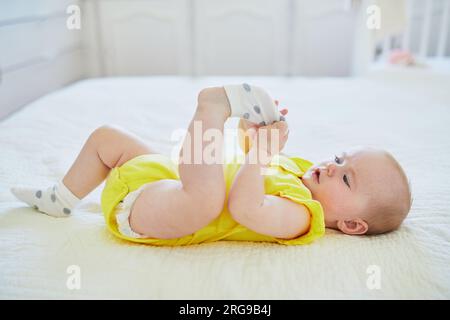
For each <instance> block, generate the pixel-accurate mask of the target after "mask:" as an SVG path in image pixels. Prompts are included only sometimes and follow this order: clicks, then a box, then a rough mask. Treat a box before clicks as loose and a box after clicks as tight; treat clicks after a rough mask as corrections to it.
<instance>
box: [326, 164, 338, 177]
mask: <svg viewBox="0 0 450 320" xmlns="http://www.w3.org/2000/svg"><path fill="white" fill-rule="evenodd" d="M335 171H336V166H335V165H334V163H329V164H328V165H327V174H328V176H329V177H331V176H333V174H334V172H335Z"/></svg>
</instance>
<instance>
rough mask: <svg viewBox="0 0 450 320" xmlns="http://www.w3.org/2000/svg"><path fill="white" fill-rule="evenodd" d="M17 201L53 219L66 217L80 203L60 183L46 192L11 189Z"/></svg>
mask: <svg viewBox="0 0 450 320" xmlns="http://www.w3.org/2000/svg"><path fill="white" fill-rule="evenodd" d="M11 192H12V194H14V195H15V196H16V198H17V199H19V200H21V201H23V202H25V203H26V204H28V205H29V206H31V207H33V208H34V209H36V210H38V211H40V212H43V213H45V214H48V215H50V216H53V217H68V216H69V215H70V214H71V212H72V209H73V208H74V207H75V206H76V205H77V204H78V203H79V202H80V201H81V200H80V199H78V198H77V197H76V196H75V195H74V194H73V193H72V192H71V191H70V190H69V189H67V187H66V186H65V185H64V184H63V183H62V181H60V182H59V183H58V184H57V185H54V186H52V187H49V188H47V189H46V190H43V189H37V188H29V187H15V188H11Z"/></svg>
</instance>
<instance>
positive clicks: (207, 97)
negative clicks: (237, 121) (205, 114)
mask: <svg viewBox="0 0 450 320" xmlns="http://www.w3.org/2000/svg"><path fill="white" fill-rule="evenodd" d="M198 106H199V107H201V108H205V109H206V110H208V111H209V110H214V111H213V112H216V113H219V114H222V115H223V116H224V117H225V118H229V117H230V115H231V107H230V103H229V102H228V98H227V94H226V92H225V89H224V88H223V87H210V88H205V89H202V90H201V91H200V93H199V95H198Z"/></svg>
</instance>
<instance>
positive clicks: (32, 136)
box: [0, 70, 450, 299]
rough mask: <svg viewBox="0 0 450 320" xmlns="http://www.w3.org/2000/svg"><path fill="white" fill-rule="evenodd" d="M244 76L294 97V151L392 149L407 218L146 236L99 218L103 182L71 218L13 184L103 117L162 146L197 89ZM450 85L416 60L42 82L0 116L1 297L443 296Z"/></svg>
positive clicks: (48, 167) (42, 175)
mask: <svg viewBox="0 0 450 320" xmlns="http://www.w3.org/2000/svg"><path fill="white" fill-rule="evenodd" d="M242 81H246V82H249V83H254V84H257V85H261V86H264V87H266V88H267V89H268V90H269V92H270V93H271V94H272V95H273V97H274V98H278V99H279V100H280V101H281V105H282V106H286V107H288V108H289V109H290V111H289V115H288V122H289V124H290V131H291V133H290V141H289V142H288V144H287V147H286V150H285V151H286V152H288V153H291V154H294V155H298V156H301V157H305V158H307V159H310V160H312V161H317V160H319V159H321V158H323V157H329V156H331V155H333V154H335V153H336V152H340V151H341V150H342V149H345V148H347V147H349V146H352V145H357V144H369V145H374V146H381V147H385V148H386V149H388V150H389V151H391V152H392V153H393V154H394V155H395V156H396V157H397V158H398V159H399V161H400V162H401V163H402V164H403V166H404V167H405V170H406V171H407V173H408V175H409V177H410V179H411V184H412V188H413V196H414V205H413V208H412V212H411V214H410V216H409V217H408V219H407V220H406V222H405V223H404V225H403V226H402V227H401V229H400V230H399V231H396V232H394V233H391V234H388V235H383V236H376V237H355V236H346V235H342V234H339V233H337V232H334V231H327V235H326V236H325V237H324V238H322V239H320V240H318V241H316V242H315V243H313V244H311V245H307V246H292V247H287V246H280V245H276V244H269V243H250V242H217V243H211V244H202V245H194V246H189V247H175V248H167V247H151V246H145V245H136V244H131V243H127V242H123V241H120V240H118V239H116V238H115V237H113V236H112V235H111V234H109V233H108V232H107V230H106V228H105V224H104V220H103V216H102V214H101V210H100V205H99V196H100V191H101V187H99V188H98V189H97V190H96V191H95V192H94V193H92V194H91V195H89V196H88V197H87V198H86V199H85V200H84V201H83V203H82V205H81V206H80V207H79V208H78V209H77V210H76V211H75V212H74V214H73V216H72V217H70V218H68V219H55V218H51V217H48V216H46V215H42V214H38V213H36V212H35V211H33V210H32V209H30V208H27V207H25V206H24V205H23V204H22V203H19V202H18V201H16V200H15V198H14V197H13V196H12V195H11V194H10V193H9V191H8V190H9V187H10V186H12V185H15V184H18V183H19V184H24V183H29V184H32V185H36V186H41V185H47V184H49V183H51V182H52V181H54V180H55V179H58V178H61V177H62V176H63V174H64V172H65V171H66V170H67V169H68V168H69V166H70V164H71V162H72V161H73V159H74V157H75V156H76V154H77V153H78V151H79V150H80V148H81V146H82V143H83V142H84V141H85V139H86V138H87V137H88V135H89V133H90V132H91V131H92V130H93V129H95V128H96V127H98V126H100V125H102V124H106V123H113V124H117V125H120V126H123V127H125V128H127V129H129V130H130V131H132V132H135V133H137V134H139V135H141V136H142V137H143V138H145V139H147V140H148V142H149V143H150V144H152V145H153V146H154V147H155V148H157V149H158V150H159V151H160V152H164V153H167V154H170V152H171V151H172V150H173V146H174V144H175V142H173V141H171V139H170V136H171V133H172V132H173V130H175V129H177V128H185V127H186V126H187V124H188V122H189V120H190V117H191V116H192V113H193V110H194V106H195V103H196V95H197V93H198V91H199V90H200V89H201V88H202V87H206V86H214V85H221V84H225V83H235V82H242ZM449 89H450V77H449V76H448V75H436V74H430V73H426V72H422V71H420V70H419V71H417V70H414V71H411V72H398V71H393V72H387V73H386V72H384V73H377V74H374V75H372V76H369V77H366V78H359V79H332V78H328V79H327V78H320V79H303V78H288V79H286V78H270V77H245V78H243V77H234V78H229V77H209V78H197V79H193V78H180V77H153V78H115V79H96V80H87V81H81V82H79V83H76V84H74V85H71V86H69V87H67V88H65V89H63V90H60V91H57V92H55V93H52V94H50V95H48V96H45V97H43V98H41V99H39V100H38V101H35V102H34V103H32V104H30V105H28V106H27V107H25V108H24V109H22V110H21V111H19V112H17V113H16V114H14V115H13V116H11V117H10V118H8V119H6V120H5V121H3V122H1V123H0V150H1V157H0V298H50V299H53V298H62V299H73V298H75V299H77V298H88V299H91V298H138V299H139V298H142V299H144V298H145V299H187V298H189V299H200V298H203V299H229V298H234V299H241V298H248V299H314V298H324V299H333V298H344V299H345V298H350V299H380V298H384V299H394V298H399V299H410V298H412V299H417V298H426V299H428V298H450V268H449V266H450V219H449V218H450V213H449V206H450V199H449V195H450V188H449V184H448V177H449V174H450V161H449V158H450V139H449V136H450V135H449V131H450V129H449V127H448V126H449V123H450V90H449ZM235 124H236V122H233V121H232V122H230V123H228V124H227V126H232V125H235ZM71 265H77V266H79V267H80V270H81V288H80V289H79V290H70V289H68V287H67V285H66V283H67V281H68V278H69V274H68V273H67V268H68V267H69V266H71ZM370 266H377V267H376V268H378V270H379V271H380V273H379V275H380V280H381V282H380V283H381V288H380V289H370V288H369V287H368V286H367V281H368V279H369V276H370V275H371V274H369V273H368V271H369V272H371V270H374V269H370V268H369V267H370ZM372 275H373V274H372ZM369 281H370V280H369Z"/></svg>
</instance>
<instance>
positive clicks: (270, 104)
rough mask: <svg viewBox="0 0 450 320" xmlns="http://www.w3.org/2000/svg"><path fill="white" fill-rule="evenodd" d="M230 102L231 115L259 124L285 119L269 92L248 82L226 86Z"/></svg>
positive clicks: (263, 124)
mask: <svg viewBox="0 0 450 320" xmlns="http://www.w3.org/2000/svg"><path fill="white" fill-rule="evenodd" d="M224 89H225V92H226V94H227V97H228V100H229V102H230V108H231V117H239V118H243V119H245V120H248V121H250V122H253V123H257V124H258V125H262V126H265V125H269V124H271V123H273V122H275V121H280V120H284V117H283V116H282V115H280V113H279V112H278V107H277V105H276V104H275V102H274V100H272V98H271V97H270V96H269V94H268V93H267V92H266V91H265V90H264V89H263V88H260V87H256V86H251V85H249V84H247V83H244V84H240V85H226V86H224Z"/></svg>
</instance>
